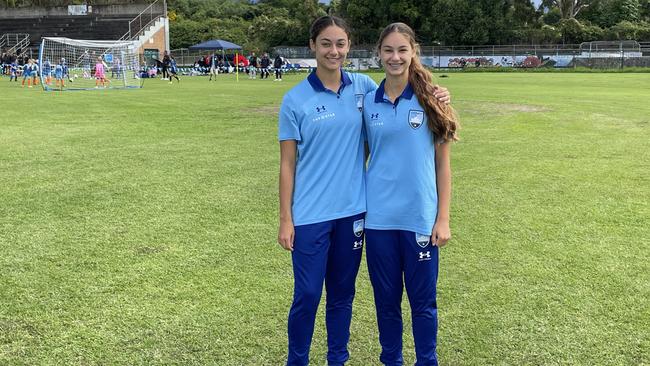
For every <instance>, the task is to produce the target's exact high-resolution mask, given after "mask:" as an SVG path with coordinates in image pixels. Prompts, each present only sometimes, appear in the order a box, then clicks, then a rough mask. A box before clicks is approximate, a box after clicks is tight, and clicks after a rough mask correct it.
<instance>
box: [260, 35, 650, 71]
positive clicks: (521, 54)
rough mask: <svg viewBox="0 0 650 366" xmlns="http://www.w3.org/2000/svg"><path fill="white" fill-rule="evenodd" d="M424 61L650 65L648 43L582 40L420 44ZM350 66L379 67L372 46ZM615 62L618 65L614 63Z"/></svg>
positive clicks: (299, 50)
mask: <svg viewBox="0 0 650 366" xmlns="http://www.w3.org/2000/svg"><path fill="white" fill-rule="evenodd" d="M272 53H273V54H280V55H282V56H283V57H286V58H288V59H290V60H292V59H313V54H312V53H311V51H310V49H309V48H308V47H275V48H274V49H273V51H272ZM420 56H421V58H422V61H423V63H424V64H426V65H427V66H430V67H436V68H464V67H540V66H548V67H576V66H584V67H594V68H598V67H603V68H611V67H626V66H637V67H650V57H648V58H646V57H644V56H650V42H644V43H639V42H637V41H615V42H585V43H582V44H557V45H484V46H441V45H437V46H432V45H424V46H421V50H420ZM348 59H349V61H350V63H351V66H352V67H355V68H357V69H364V68H374V67H380V63H379V59H378V57H377V54H376V51H375V49H374V46H372V45H368V46H357V47H354V48H353V49H352V50H351V51H350V53H349V54H348ZM614 65H618V66H614Z"/></svg>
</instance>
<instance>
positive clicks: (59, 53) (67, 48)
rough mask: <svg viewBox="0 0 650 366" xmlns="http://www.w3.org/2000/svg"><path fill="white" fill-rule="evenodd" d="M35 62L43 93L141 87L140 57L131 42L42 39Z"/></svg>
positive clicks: (133, 43) (60, 38)
mask: <svg viewBox="0 0 650 366" xmlns="http://www.w3.org/2000/svg"><path fill="white" fill-rule="evenodd" d="M38 59H39V63H38V64H39V69H38V73H39V76H40V79H41V85H42V86H43V89H44V90H91V89H107V88H111V89H116V88H140V87H142V83H141V79H140V77H139V73H140V55H139V52H138V49H137V48H136V45H135V42H133V41H93V40H81V39H71V38H63V37H44V38H43V41H42V42H41V47H40V51H39V57H38Z"/></svg>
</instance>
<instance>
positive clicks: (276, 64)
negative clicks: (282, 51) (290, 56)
mask: <svg viewBox="0 0 650 366" xmlns="http://www.w3.org/2000/svg"><path fill="white" fill-rule="evenodd" d="M282 65H284V60H282V56H280V55H276V56H275V60H273V68H274V69H275V79H274V80H273V81H282Z"/></svg>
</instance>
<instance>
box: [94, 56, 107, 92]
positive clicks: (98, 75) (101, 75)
mask: <svg viewBox="0 0 650 366" xmlns="http://www.w3.org/2000/svg"><path fill="white" fill-rule="evenodd" d="M100 82H101V83H102V88H105V87H106V85H105V84H104V83H105V82H106V71H105V69H104V61H103V60H102V58H101V57H98V58H97V64H95V88H98V87H99V83H100Z"/></svg>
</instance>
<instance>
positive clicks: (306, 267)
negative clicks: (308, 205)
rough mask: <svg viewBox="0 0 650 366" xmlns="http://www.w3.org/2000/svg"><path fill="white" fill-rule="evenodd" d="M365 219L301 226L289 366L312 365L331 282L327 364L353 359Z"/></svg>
mask: <svg viewBox="0 0 650 366" xmlns="http://www.w3.org/2000/svg"><path fill="white" fill-rule="evenodd" d="M363 218H364V214H359V215H354V216H350V217H346V218H341V219H336V220H330V221H325V222H320V223H316V224H309V225H300V226H296V227H295V239H294V245H293V252H292V261H293V273H294V293H293V303H292V304H291V310H290V311H289V322H288V336H289V355H288V359H287V365H291V366H293V365H307V364H308V363H309V348H310V346H311V339H312V335H313V333H314V322H315V320H316V310H317V309H318V303H319V302H320V298H321V294H322V291H323V282H325V291H326V298H325V299H326V306H325V323H326V326H327V348H328V351H327V361H328V364H329V365H331V366H334V365H337V366H338V365H343V364H344V363H345V362H346V361H347V360H348V358H349V353H348V349H347V345H348V341H349V339H350V322H351V319H352V300H353V298H354V291H355V281H356V277H357V273H358V272H359V264H360V263H361V253H362V251H363Z"/></svg>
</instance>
